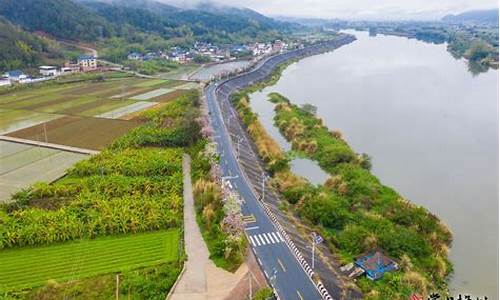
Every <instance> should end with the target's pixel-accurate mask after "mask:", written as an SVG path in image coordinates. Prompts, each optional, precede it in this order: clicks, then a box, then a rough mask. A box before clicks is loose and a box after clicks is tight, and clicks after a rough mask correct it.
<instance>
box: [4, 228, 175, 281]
mask: <svg viewBox="0 0 500 300" xmlns="http://www.w3.org/2000/svg"><path fill="white" fill-rule="evenodd" d="M41 258H43V259H41ZM178 258H179V230H177V229H175V230H169V231H163V230H162V231H156V232H153V233H141V234H134V235H118V236H110V237H104V238H98V239H94V240H80V241H76V242H71V243H63V244H57V245H51V246H43V247H26V248H15V249H8V250H4V251H3V252H2V254H1V256H0V291H9V290H13V289H22V288H29V287H33V286H40V285H43V284H45V283H46V282H47V280H48V279H52V280H56V281H58V282H63V281H68V280H72V279H75V278H86V277H91V276H95V275H99V274H103V273H111V272H120V271H124V270H131V269H136V268H139V267H144V266H149V265H157V264H159V263H166V262H171V261H174V260H177V259H178Z"/></svg>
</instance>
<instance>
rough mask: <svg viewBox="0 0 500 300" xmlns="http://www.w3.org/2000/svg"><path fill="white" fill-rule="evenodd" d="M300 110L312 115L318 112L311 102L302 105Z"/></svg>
mask: <svg viewBox="0 0 500 300" xmlns="http://www.w3.org/2000/svg"><path fill="white" fill-rule="evenodd" d="M302 110H303V111H306V112H308V113H310V114H312V115H315V114H316V113H317V112H318V108H317V107H316V106H314V105H312V104H309V103H306V104H304V105H302Z"/></svg>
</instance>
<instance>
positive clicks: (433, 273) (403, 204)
mask: <svg viewBox="0 0 500 300" xmlns="http://www.w3.org/2000/svg"><path fill="white" fill-rule="evenodd" d="M286 66H287V65H282V66H281V67H280V68H278V69H277V70H275V71H274V73H273V74H272V76H271V77H270V78H269V80H268V81H264V82H261V83H258V84H257V85H254V86H252V87H249V88H247V89H245V90H242V91H241V92H239V93H236V94H234V95H233V97H232V101H233V104H234V105H235V106H236V108H237V110H238V112H239V114H240V117H241V119H242V120H243V122H244V124H245V125H246V127H247V131H248V132H249V134H250V136H251V137H252V139H253V140H254V142H255V144H256V146H257V149H258V152H259V155H260V156H261V158H262V159H263V160H264V162H265V163H266V166H267V169H268V170H269V172H270V173H271V174H272V175H273V178H272V183H273V185H274V187H275V188H276V189H277V190H278V191H279V192H280V193H281V195H282V196H283V197H284V198H285V199H286V200H287V202H288V203H289V204H290V205H289V207H290V209H291V210H292V212H293V213H295V214H296V215H298V216H299V217H300V219H301V220H302V222H304V223H305V224H307V225H309V226H311V227H313V228H315V230H318V231H319V232H321V234H322V235H323V236H324V237H325V240H326V242H327V243H328V245H329V247H330V248H331V249H332V252H333V253H335V254H336V255H337V256H338V257H339V259H340V260H341V261H342V262H343V263H348V262H352V261H353V260H354V259H355V258H356V257H357V256H359V255H360V254H363V253H365V252H366V251H370V250H373V249H377V248H378V249H382V250H383V251H384V252H385V253H386V254H388V255H389V256H391V257H393V258H394V259H396V261H397V262H398V264H399V265H400V270H399V271H397V272H393V273H387V274H386V275H385V276H384V278H383V279H381V280H378V281H375V282H372V281H370V280H368V279H366V278H364V277H362V278H360V279H359V280H357V282H356V283H357V285H358V286H359V287H360V288H361V290H362V291H363V292H364V293H365V296H366V297H367V298H368V299H407V298H408V296H409V295H411V294H412V293H414V292H418V293H421V294H424V295H426V294H428V293H429V292H431V291H436V290H439V291H446V290H447V284H446V276H447V275H448V274H449V273H450V272H451V271H452V265H451V263H450V262H449V260H448V258H447V255H448V246H449V244H450V243H451V239H452V236H451V233H450V231H449V230H448V228H447V227H446V226H445V225H444V224H443V223H442V222H441V221H440V220H439V219H438V218H437V217H436V216H434V215H432V214H431V213H429V212H428V211H427V210H426V209H425V208H423V207H418V206H416V205H414V204H412V203H410V202H409V201H407V200H406V199H403V198H402V197H401V196H400V195H399V194H398V193H397V192H396V191H394V190H393V189H391V188H389V187H387V186H384V185H383V184H381V183H380V181H379V180H378V179H377V178H376V177H375V176H374V175H373V174H371V173H370V170H369V169H370V165H371V164H370V160H369V157H368V156H366V155H359V154H357V153H355V152H354V151H353V150H352V149H351V148H350V146H349V145H348V144H347V142H346V141H344V140H343V139H342V135H341V133H340V132H337V131H330V130H329V129H328V128H327V127H326V126H324V124H323V121H322V120H321V119H319V118H317V117H316V116H315V115H314V114H312V113H310V112H308V111H306V110H303V109H302V108H300V107H298V106H296V105H293V104H291V103H290V102H289V101H288V100H287V99H286V98H284V97H282V96H281V95H278V94H271V95H270V101H272V102H274V103H275V105H276V106H275V110H276V118H275V124H276V126H277V127H279V129H280V131H281V133H282V134H283V135H284V136H285V138H286V139H287V140H288V141H289V142H291V143H292V147H293V151H295V152H296V153H298V154H299V155H303V156H305V157H307V158H310V159H312V160H315V161H317V162H318V164H319V165H320V166H321V167H322V168H323V170H325V171H326V172H328V173H329V174H330V176H331V177H330V178H329V179H328V180H327V181H326V182H325V184H323V185H318V186H313V185H311V184H310V183H308V182H307V181H306V180H304V179H303V178H300V177H298V176H296V175H295V174H293V173H292V172H291V171H290V167H289V164H288V160H289V159H288V155H287V153H284V152H283V151H282V149H281V148H280V147H279V145H278V144H277V143H276V141H274V140H273V139H272V138H271V137H270V136H269V134H268V133H267V132H266V131H265V129H264V128H263V126H262V124H260V122H259V120H258V118H257V116H256V114H255V113H254V112H252V111H251V108H250V105H249V103H248V102H249V96H248V94H249V93H251V92H254V91H256V90H260V89H262V88H264V87H265V86H267V85H272V84H274V83H275V82H276V81H277V80H278V79H279V77H280V74H281V72H282V70H284V69H285V68H286Z"/></svg>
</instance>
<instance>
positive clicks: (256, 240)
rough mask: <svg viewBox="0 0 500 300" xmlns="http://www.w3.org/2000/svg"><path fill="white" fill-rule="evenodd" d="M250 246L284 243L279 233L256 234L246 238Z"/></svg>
mask: <svg viewBox="0 0 500 300" xmlns="http://www.w3.org/2000/svg"><path fill="white" fill-rule="evenodd" d="M248 238H249V240H250V243H251V244H252V246H254V247H257V246H264V245H270V244H276V243H281V242H284V241H285V240H284V239H283V237H282V236H281V234H280V233H279V232H266V233H258V234H254V235H249V236H248Z"/></svg>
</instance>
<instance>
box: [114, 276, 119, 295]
mask: <svg viewBox="0 0 500 300" xmlns="http://www.w3.org/2000/svg"><path fill="white" fill-rule="evenodd" d="M119 287H120V274H116V289H115V298H116V300H118V299H119V298H120V288H119Z"/></svg>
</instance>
